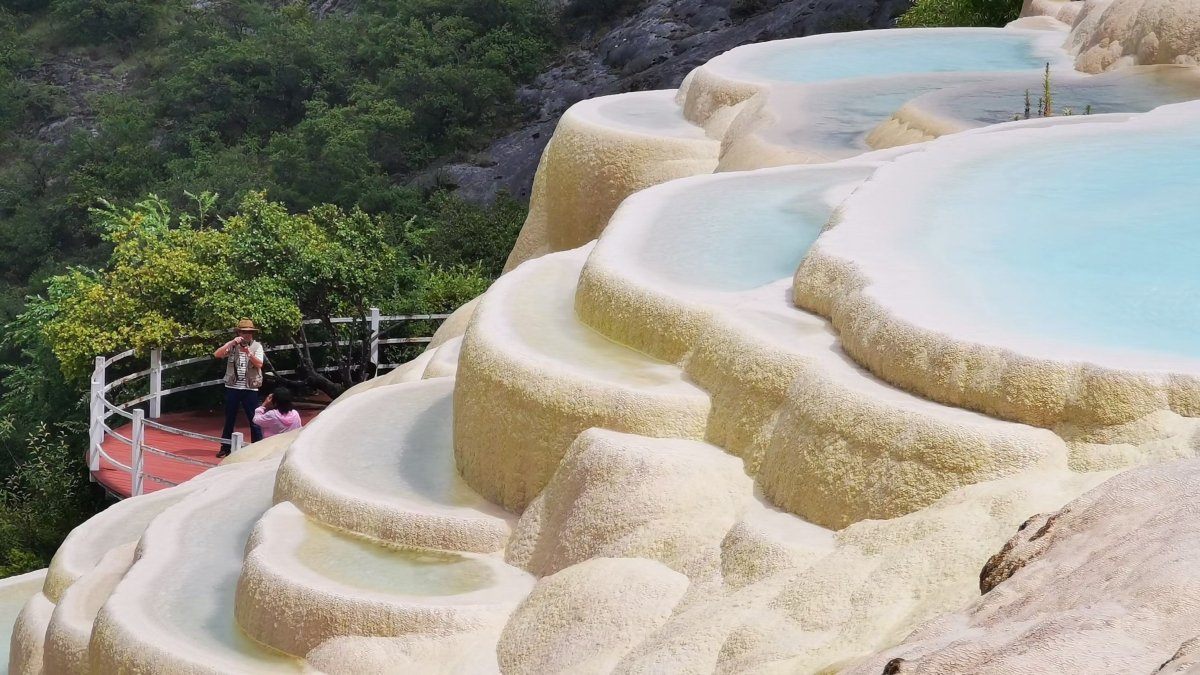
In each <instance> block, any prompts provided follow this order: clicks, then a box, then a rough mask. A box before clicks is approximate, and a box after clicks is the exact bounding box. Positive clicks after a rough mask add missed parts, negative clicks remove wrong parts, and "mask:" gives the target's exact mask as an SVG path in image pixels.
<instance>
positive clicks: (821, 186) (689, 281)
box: [638, 167, 870, 291]
mask: <svg viewBox="0 0 1200 675" xmlns="http://www.w3.org/2000/svg"><path fill="white" fill-rule="evenodd" d="M868 175H870V170H869V169H867V168H863V167H837V168H825V169H809V170H805V171H803V172H794V173H784V174H776V175H771V176H755V177H746V178H733V179H729V180H726V181H722V182H721V183H720V187H716V186H714V185H713V184H712V183H708V182H706V183H702V184H699V185H696V186H693V187H690V188H688V189H687V190H685V191H684V192H683V193H682V194H679V195H676V196H675V198H674V199H673V200H672V201H671V202H670V206H669V209H670V213H668V214H663V215H660V216H659V217H658V219H657V220H656V221H655V222H654V224H653V226H652V227H651V228H650V229H649V231H648V233H647V238H646V242H645V245H644V246H643V247H642V248H641V249H640V250H639V251H638V255H639V258H640V259H641V262H642V264H643V265H645V266H647V267H652V268H653V269H654V270H655V271H656V272H658V274H659V275H660V276H663V277H665V278H667V279H670V280H672V281H675V282H678V283H680V284H682V285H686V286H690V287H693V288H698V289H707V290H718V291H743V290H749V289H751V288H757V287H759V286H762V285H764V284H768V283H770V282H772V281H776V280H778V279H782V278H784V277H790V276H791V275H792V274H793V273H794V272H795V271H796V266H797V265H799V264H800V260H801V259H802V258H803V257H804V254H805V253H807V252H808V249H809V247H810V246H812V243H813V241H815V240H816V238H817V235H819V234H820V233H821V229H822V228H823V227H824V226H825V223H826V221H828V220H829V216H830V213H831V212H832V210H833V208H834V207H835V206H836V204H829V203H827V202H826V200H825V199H823V198H822V196H823V194H824V193H825V192H826V191H827V190H829V189H830V188H834V187H836V186H839V185H845V184H848V183H858V182H861V181H863V180H865V179H866V177H867V176H868Z"/></svg>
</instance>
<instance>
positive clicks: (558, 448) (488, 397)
mask: <svg viewBox="0 0 1200 675" xmlns="http://www.w3.org/2000/svg"><path fill="white" fill-rule="evenodd" d="M588 250H589V249H588V248H586V247H585V248H582V249H579V250H576V251H570V252H564V253H558V254H554V255H551V256H546V257H544V258H541V259H539V260H537V261H533V262H531V263H529V264H528V265H523V266H522V267H521V268H520V269H518V270H516V271H514V272H511V273H509V274H507V275H505V276H504V277H502V278H501V279H500V280H499V281H497V282H496V283H495V284H494V285H493V286H492V288H491V290H489V291H488V294H487V295H486V296H485V298H484V300H483V302H481V303H480V305H479V307H478V309H477V310H476V312H475V316H474V318H473V319H472V321H471V325H470V327H469V328H468V329H467V334H466V336H465V338H464V340H463V347H462V353H461V355H460V357H459V365H458V378H457V382H456V386H455V388H454V409H455V416H454V453H455V458H456V461H457V465H458V469H459V471H460V473H461V474H462V476H463V478H464V479H465V480H466V481H467V484H468V485H470V486H471V487H472V488H473V489H475V491H477V492H478V493H479V494H480V495H482V496H483V497H485V498H486V499H488V500H490V501H492V502H494V503H497V504H500V505H502V506H504V507H505V508H507V509H509V510H510V511H513V512H517V513H519V512H521V511H522V510H524V508H525V507H526V506H527V505H528V504H529V502H530V501H531V500H533V498H534V497H536V496H537V494H538V493H539V492H541V490H542V489H543V488H544V487H545V486H546V483H547V482H548V481H549V480H550V477H551V475H552V474H553V473H554V471H555V469H556V468H557V467H558V463H559V461H560V460H561V459H562V457H563V455H564V453H566V451H567V448H568V447H569V446H570V445H571V443H572V442H573V441H574V440H575V437H576V436H578V435H579V433H580V432H582V431H583V430H585V429H588V428H591V427H600V428H604V429H611V430H614V431H622V432H626V433H633V434H641V435H646V436H653V437H673V438H690V439H700V438H703V436H704V429H705V425H706V423H707V417H708V411H709V400H708V396H707V395H706V394H705V393H704V392H703V391H701V390H700V389H698V388H696V387H695V386H694V385H691V384H690V383H688V382H686V381H685V380H684V378H683V377H682V374H681V373H679V372H678V371H677V369H672V368H671V367H670V366H668V365H667V364H658V363H655V362H654V361H653V360H652V359H649V358H648V357H645V356H643V355H641V354H638V353H636V352H633V351H632V350H627V349H625V348H623V347H619V346H617V345H615V344H612V343H609V342H607V341H604V340H602V339H601V340H597V338H595V337H589V338H588V340H587V342H586V343H581V344H580V345H579V349H580V350H581V352H580V357H586V356H587V354H586V353H585V352H588V351H589V350H593V349H599V350H603V351H602V353H603V354H607V355H609V356H612V357H613V358H614V359H618V358H619V359H622V360H624V361H625V362H626V363H628V364H630V365H629V366H628V370H626V369H623V368H622V366H621V364H619V363H616V362H614V363H613V364H612V366H611V367H608V368H605V369H604V370H602V371H591V370H588V369H585V368H580V367H577V366H575V365H573V364H570V363H566V362H562V361H558V360H555V359H552V358H548V357H547V356H546V355H545V354H544V353H542V352H541V351H539V349H538V346H537V344H536V340H534V339H528V338H523V337H520V336H518V335H516V334H515V331H516V330H517V327H518V326H519V325H520V324H521V323H522V321H523V317H522V313H523V312H528V313H532V314H545V313H547V312H555V311H559V308H560V307H561V306H562V305H563V304H564V303H565V304H566V305H567V306H569V303H570V301H571V299H572V298H573V297H574V290H575V289H574V283H575V281H574V280H575V279H577V278H578V276H579V270H580V268H581V267H582V266H583V261H584V258H585V257H586V256H587V253H588ZM535 298H537V299H541V298H545V302H544V303H540V302H534V301H533V299H535ZM551 298H553V299H551ZM518 301H519V302H518ZM522 303H523V304H522ZM568 311H569V310H568ZM558 319H561V320H566V321H575V319H574V317H573V316H572V315H568V316H567V317H559V318H558ZM558 319H556V320H558ZM549 329H550V330H554V328H553V326H551V327H550V328H549ZM584 330H585V331H586V329H584ZM647 370H652V371H653V375H652V378H651V380H650V381H649V382H643V381H642V379H641V378H642V377H643V374H644V373H645V372H646V371H647ZM673 370H674V372H672V371H673Z"/></svg>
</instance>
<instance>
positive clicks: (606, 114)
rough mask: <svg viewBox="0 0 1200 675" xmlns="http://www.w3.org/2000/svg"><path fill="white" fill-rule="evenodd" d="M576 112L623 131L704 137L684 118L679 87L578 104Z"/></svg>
mask: <svg viewBox="0 0 1200 675" xmlns="http://www.w3.org/2000/svg"><path fill="white" fill-rule="evenodd" d="M573 109H574V110H575V112H576V114H579V115H582V116H585V117H586V118H587V119H588V120H590V121H591V122H593V123H595V124H599V125H602V126H606V127H609V128H612V129H619V130H621V131H627V132H634V133H643V134H649V135H651V136H669V137H674V138H694V139H698V140H703V139H704V138H705V136H704V129H702V128H700V127H698V126H696V125H694V124H692V123H691V122H689V121H687V120H686V119H684V117H683V110H682V109H681V108H680V107H679V105H678V104H677V103H675V90H674V89H662V90H654V91H638V92H631V93H628V94H619V95H614V96H601V97H599V98H595V99H591V100H589V101H583V102H581V103H577V104H575V106H574V108H573Z"/></svg>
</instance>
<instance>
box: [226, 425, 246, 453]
mask: <svg viewBox="0 0 1200 675" xmlns="http://www.w3.org/2000/svg"><path fill="white" fill-rule="evenodd" d="M244 438H245V436H242V432H240V431H235V432H233V437H232V438H230V439H229V454H231V455H232V454H233V453H235V452H237V451H238V450H241V449H242V443H244V442H245V441H244V440H243V439H244Z"/></svg>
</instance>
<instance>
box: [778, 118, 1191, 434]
mask: <svg viewBox="0 0 1200 675" xmlns="http://www.w3.org/2000/svg"><path fill="white" fill-rule="evenodd" d="M1064 119H1069V120H1071V121H1072V122H1073V123H1071V124H1061V125H1056V126H1049V127H1043V128H1032V127H1028V128H1021V127H1020V126H1018V127H1016V128H1010V129H1009V130H1007V131H1005V132H1004V133H976V134H971V135H969V136H960V137H948V138H946V139H943V140H940V141H937V142H935V143H933V144H931V145H930V146H927V148H926V149H925V151H924V152H919V153H912V154H909V155H906V156H904V157H901V158H899V159H898V160H897V161H895V162H894V163H892V164H890V165H888V166H885V167H883V168H881V169H880V170H879V171H878V172H876V174H875V175H874V176H873V177H872V179H871V180H870V181H868V182H867V184H866V185H864V186H863V187H862V188H861V189H860V190H859V191H858V192H857V193H856V194H855V195H854V196H853V197H851V198H850V199H849V200H847V202H846V203H845V205H844V207H843V218H842V220H841V221H840V223H839V224H838V226H837V227H835V228H833V229H831V230H829V231H828V232H826V233H825V235H823V236H822V237H821V238H820V239H818V241H817V242H816V243H815V244H814V246H813V249H812V250H811V252H810V254H809V256H808V257H807V258H806V259H805V262H804V264H803V265H802V266H801V268H800V270H799V271H798V273H797V275H796V280H795V297H796V301H797V303H798V304H800V305H801V306H804V307H808V308H810V309H815V310H817V311H820V312H822V313H827V314H828V315H830V316H831V317H832V318H833V320H834V323H835V325H836V327H837V328H838V330H839V331H840V332H841V335H842V342H843V344H844V345H845V346H846V349H847V352H849V353H851V354H852V355H853V356H854V357H855V359H856V360H859V361H860V362H862V363H864V364H865V365H867V366H868V367H870V368H871V369H872V370H873V371H875V372H876V373H877V374H878V375H880V376H882V377H884V378H885V379H888V380H889V381H891V382H893V383H894V384H898V385H900V386H903V387H905V388H909V389H912V390H915V391H918V392H920V393H922V394H924V395H926V396H929V397H931V398H934V399H936V400H940V401H943V402H948V403H953V404H955V405H962V406H966V407H971V408H975V409H978V410H983V411H985V412H989V413H991V414H994V415H1000V416H1003V417H1008V418H1011V419H1018V420H1021V421H1024V422H1028V423H1031V424H1038V425H1053V424H1058V423H1062V422H1068V423H1072V424H1078V425H1084V426H1092V425H1112V424H1122V423H1125V422H1128V421H1131V420H1134V419H1137V418H1139V417H1142V416H1144V415H1147V414H1149V413H1151V412H1154V411H1156V410H1165V409H1169V410H1173V411H1175V412H1178V413H1180V414H1183V415H1188V416H1195V415H1197V414H1200V378H1198V377H1196V376H1197V375H1198V374H1200V342H1197V340H1196V339H1195V336H1196V335H1197V331H1198V329H1200V312H1197V309H1200V307H1198V306H1200V275H1197V274H1196V272H1195V261H1196V260H1197V258H1198V255H1200V228H1198V227H1197V225H1196V220H1195V201H1196V200H1195V194H1196V186H1195V181H1194V180H1192V179H1191V178H1190V177H1191V176H1194V175H1195V174H1196V172H1197V171H1200V130H1198V127H1197V122H1198V121H1200V106H1197V105H1195V104H1180V105H1176V106H1166V107H1163V108H1160V109H1158V110H1156V111H1154V112H1150V113H1146V114H1144V115H1142V116H1140V117H1137V118H1134V119H1131V120H1129V121H1126V122H1118V123H1112V122H1110V123H1106V124H1088V123H1074V121H1075V120H1078V119H1079V118H1078V117H1072V118H1064ZM997 186H1003V187H1002V188H1000V189H998V188H997ZM897 355H899V356H897Z"/></svg>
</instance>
